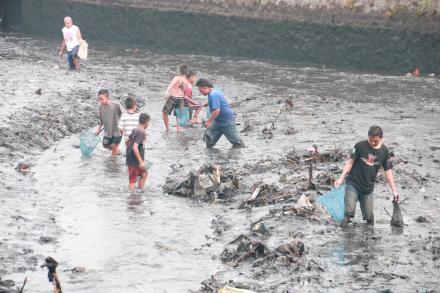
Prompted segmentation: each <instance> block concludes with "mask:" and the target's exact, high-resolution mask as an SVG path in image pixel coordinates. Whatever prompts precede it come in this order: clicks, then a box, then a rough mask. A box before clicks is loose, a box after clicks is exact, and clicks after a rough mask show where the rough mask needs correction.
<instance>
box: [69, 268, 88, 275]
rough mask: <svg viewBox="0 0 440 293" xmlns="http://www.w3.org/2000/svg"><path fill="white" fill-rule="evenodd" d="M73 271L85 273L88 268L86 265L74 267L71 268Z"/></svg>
mask: <svg viewBox="0 0 440 293" xmlns="http://www.w3.org/2000/svg"><path fill="white" fill-rule="evenodd" d="M70 271H71V272H72V273H75V274H79V273H85V272H86V268H85V267H74V268H73V269H71V270H70Z"/></svg>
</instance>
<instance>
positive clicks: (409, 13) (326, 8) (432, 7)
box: [70, 0, 440, 27]
mask: <svg viewBox="0 0 440 293" xmlns="http://www.w3.org/2000/svg"><path fill="white" fill-rule="evenodd" d="M70 2H81V3H88V4H93V5H109V6H123V7H136V8H149V9H158V10H164V11H170V10H174V11H182V12H196V13H208V14H219V15H228V16H241V17H256V18H260V19H261V18H265V19H285V20H299V21H313V22H328V21H329V20H330V21H333V22H335V21H339V22H341V23H345V22H348V23H350V25H368V24H373V23H377V22H378V21H379V22H380V23H381V25H390V24H392V23H393V22H398V23H399V25H402V21H403V25H405V23H407V22H408V21H409V23H408V24H409V26H411V25H413V24H414V23H418V24H419V25H422V26H424V23H426V22H430V20H429V18H431V17H432V16H437V15H438V14H439V13H440V0H110V1H109V0H70ZM328 16H331V17H328ZM335 17H336V18H342V19H336V20H335ZM436 20H437V18H436ZM414 27H415V26H414Z"/></svg>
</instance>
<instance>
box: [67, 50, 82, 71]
mask: <svg viewBox="0 0 440 293" xmlns="http://www.w3.org/2000/svg"><path fill="white" fill-rule="evenodd" d="M78 50H79V45H78V46H75V47H74V48H73V49H72V50H71V51H67V62H68V63H69V67H70V69H75V64H73V59H74V58H76V57H78Z"/></svg>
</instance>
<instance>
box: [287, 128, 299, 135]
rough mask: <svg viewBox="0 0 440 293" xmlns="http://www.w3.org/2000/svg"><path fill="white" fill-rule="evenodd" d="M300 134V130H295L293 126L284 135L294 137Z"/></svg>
mask: <svg viewBox="0 0 440 293" xmlns="http://www.w3.org/2000/svg"><path fill="white" fill-rule="evenodd" d="M298 132H299V130H298V129H295V128H293V127H291V126H289V127H287V129H286V131H284V133H285V134H286V135H294V134H297V133H298Z"/></svg>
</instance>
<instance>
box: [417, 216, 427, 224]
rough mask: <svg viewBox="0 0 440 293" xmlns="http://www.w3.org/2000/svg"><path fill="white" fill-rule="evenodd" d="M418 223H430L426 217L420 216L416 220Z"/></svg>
mask: <svg viewBox="0 0 440 293" xmlns="http://www.w3.org/2000/svg"><path fill="white" fill-rule="evenodd" d="M416 222H417V223H429V221H428V219H427V218H426V217H425V216H418V217H417V218H416Z"/></svg>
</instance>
